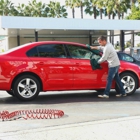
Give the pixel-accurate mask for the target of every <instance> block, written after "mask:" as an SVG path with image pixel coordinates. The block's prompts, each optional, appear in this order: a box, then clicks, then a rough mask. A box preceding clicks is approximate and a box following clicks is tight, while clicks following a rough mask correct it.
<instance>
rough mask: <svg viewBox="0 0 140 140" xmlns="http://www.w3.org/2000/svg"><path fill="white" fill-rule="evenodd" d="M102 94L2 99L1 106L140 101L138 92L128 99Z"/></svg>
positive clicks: (47, 95) (0, 100) (69, 94)
mask: <svg viewBox="0 0 140 140" xmlns="http://www.w3.org/2000/svg"><path fill="white" fill-rule="evenodd" d="M99 94H101V93H99V92H89V93H68V94H67V93H66V92H65V93H59V94H58V93H56V94H54V93H53V94H50V93H49V94H47V92H46V93H43V94H41V93H40V95H39V96H38V97H37V98H36V99H35V100H33V101H28V102H23V101H19V100H18V99H17V98H15V97H12V96H7V97H2V98H0V104H63V103H75V102H79V103H80V102H114V101H115V102H116V101H119V102H120V101H121V102H127V101H133V102H134V101H140V94H139V92H138V91H136V93H135V94H133V95H131V96H127V97H120V98H118V97H116V96H115V95H116V92H114V91H111V92H110V98H109V99H101V98H98V97H97V96H98V95H99Z"/></svg>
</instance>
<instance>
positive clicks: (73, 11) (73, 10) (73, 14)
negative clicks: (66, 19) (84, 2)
mask: <svg viewBox="0 0 140 140" xmlns="http://www.w3.org/2000/svg"><path fill="white" fill-rule="evenodd" d="M72 17H73V18H75V9H74V8H72Z"/></svg>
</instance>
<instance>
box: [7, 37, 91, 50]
mask: <svg viewBox="0 0 140 140" xmlns="http://www.w3.org/2000/svg"><path fill="white" fill-rule="evenodd" d="M50 40H51V41H68V42H77V43H82V44H87V43H89V38H38V41H50ZM29 42H35V38H22V37H21V38H20V45H22V44H25V43H29ZM8 43H9V49H10V48H13V47H16V46H17V38H16V37H9V39H8Z"/></svg>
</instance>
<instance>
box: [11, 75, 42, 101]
mask: <svg viewBox="0 0 140 140" xmlns="http://www.w3.org/2000/svg"><path fill="white" fill-rule="evenodd" d="M13 90H14V94H15V96H16V97H17V98H18V99H19V100H22V101H31V100H33V99H35V98H36V97H37V96H38V94H39V92H40V84H39V81H38V79H37V78H36V77H34V76H32V75H22V76H20V77H18V78H17V79H16V81H15V83H14V86H13Z"/></svg>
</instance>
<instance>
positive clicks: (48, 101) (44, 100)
mask: <svg viewBox="0 0 140 140" xmlns="http://www.w3.org/2000/svg"><path fill="white" fill-rule="evenodd" d="M98 94H99V93H97V92H95V91H84V92H82V91H77V92H53V93H52V92H48V93H41V94H40V95H39V96H38V98H37V99H36V100H34V101H31V102H21V101H19V100H17V99H16V98H14V97H11V96H10V95H8V94H7V93H6V92H3V91H1V92H0V95H1V96H0V107H1V109H0V111H3V110H8V111H9V112H12V111H17V110H36V109H58V110H63V111H64V113H65V115H64V116H63V117H62V118H58V119H28V120H24V119H22V118H21V119H18V120H13V121H4V122H2V121H0V126H1V129H0V140H6V139H8V138H9V139H10V140H11V139H12V138H13V139H15V140H16V139H19V137H18V138H14V136H15V135H16V134H18V135H19V134H20V133H21V132H23V133H24V134H25V133H30V138H32V137H31V132H33V131H36V133H37V132H39V131H40V132H41V131H42V130H43V132H44V130H45V129H46V130H47V129H54V128H58V127H62V126H70V125H76V126H78V125H79V124H81V123H91V122H97V121H105V120H112V119H125V118H129V117H139V116H140V111H139V110H140V90H137V91H136V93H135V94H134V95H132V96H127V97H121V98H116V97H115V94H116V93H115V92H114V91H112V92H111V94H110V98H109V99H100V98H98V97H97V95H98ZM45 135H46V134H45V133H44V135H43V136H42V139H45V138H43V137H45ZM22 136H23V135H22ZM33 136H34V135H33ZM24 139H25V138H24ZM26 139H28V138H26ZM36 139H37V138H36ZM51 140H52V139H51Z"/></svg>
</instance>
